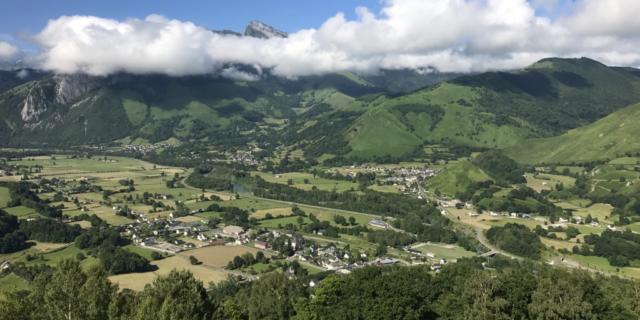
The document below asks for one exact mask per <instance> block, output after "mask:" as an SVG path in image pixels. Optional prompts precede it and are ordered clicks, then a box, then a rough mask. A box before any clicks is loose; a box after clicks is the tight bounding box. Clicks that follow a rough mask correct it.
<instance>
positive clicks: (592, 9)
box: [0, 0, 640, 80]
mask: <svg viewBox="0 0 640 320" xmlns="http://www.w3.org/2000/svg"><path fill="white" fill-rule="evenodd" d="M553 2H554V1H552V0H537V1H533V2H529V1H526V0H428V1H425V0H386V1H385V2H384V5H383V9H382V10H381V11H380V12H378V13H374V12H371V11H370V10H369V9H367V8H363V7H361V8H357V9H356V12H357V18H356V19H354V20H348V19H347V18H345V15H344V14H342V13H338V14H336V15H335V16H333V17H330V18H329V19H327V20H326V21H325V22H324V23H323V24H322V25H321V26H320V27H318V28H317V29H304V30H300V31H297V32H294V33H291V34H290V35H289V36H288V37H286V38H279V37H274V38H269V39H259V38H253V37H240V36H236V35H223V34H219V33H214V32H211V31H210V30H208V29H206V28H203V27H201V26H197V25H195V24H193V23H191V22H188V21H178V20H171V19H168V18H165V17H162V16H158V15H151V16H148V17H146V18H145V19H127V20H123V21H118V20H112V19H105V18H99V17H93V16H63V17H60V18H58V19H55V20H51V21H49V23H48V25H47V26H46V27H45V28H44V29H43V30H42V31H41V32H40V33H39V34H37V35H36V36H35V41H36V43H37V45H38V46H39V47H40V48H41V52H40V53H39V56H38V58H37V59H36V61H38V64H39V66H40V67H41V68H43V69H47V70H52V71H55V72H60V73H75V72H83V73H87V74H91V75H108V74H112V73H116V72H130V73H163V74H168V75H192V74H205V73H211V72H220V73H222V74H226V75H228V76H230V77H239V78H243V77H244V78H247V80H250V79H249V78H250V76H249V75H247V74H244V73H243V72H241V71H239V70H237V69H228V68H227V69H224V68H225V66H229V65H232V64H244V65H253V66H256V67H257V68H268V69H270V70H271V71H272V72H273V73H274V74H277V75H280V76H285V77H297V76H304V75H312V74H321V73H328V72H338V71H358V72H373V71H376V70H378V69H380V68H385V69H399V68H419V67H428V66H431V67H435V68H437V69H439V70H441V71H446V72H449V71H455V72H471V71H485V70H496V69H514V68H519V67H523V66H526V65H528V64H530V63H532V62H535V61H537V60H539V59H541V58H545V57H551V56H558V57H580V56H587V57H590V58H594V59H597V60H600V61H602V62H604V63H607V64H611V65H624V66H639V65H640V50H639V49H638V48H640V32H639V31H640V19H638V18H637V14H638V13H639V12H640V1H637V0H581V1H577V2H575V3H573V4H572V5H571V11H570V12H569V13H567V14H566V15H560V16H558V17H554V18H549V17H547V16H542V15H540V14H537V13H536V12H537V11H536V9H539V8H538V6H540V5H544V6H545V7H550V6H552V5H550V3H553ZM541 3H543V4H541ZM6 46H7V44H3V43H0V58H1V57H2V56H3V55H10V54H11V55H15V54H16V53H15V52H12V47H11V46H9V47H6ZM13 49H15V48H13Z"/></svg>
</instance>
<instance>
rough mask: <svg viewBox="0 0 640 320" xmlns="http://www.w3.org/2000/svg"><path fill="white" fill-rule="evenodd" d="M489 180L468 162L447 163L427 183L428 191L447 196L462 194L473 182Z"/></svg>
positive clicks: (482, 172)
mask: <svg viewBox="0 0 640 320" xmlns="http://www.w3.org/2000/svg"><path fill="white" fill-rule="evenodd" d="M490 179H491V178H490V177H489V176H488V175H487V174H486V173H485V172H484V171H482V170H481V169H480V168H478V167H476V166H475V165H473V164H472V163H471V162H470V161H469V160H460V161H457V162H452V163H449V164H448V165H447V166H446V167H445V169H444V170H443V171H442V172H441V173H440V174H438V175H437V176H435V177H433V178H432V179H431V180H429V182H428V183H427V187H428V188H429V190H432V191H434V192H440V193H442V194H445V195H448V196H455V195H456V194H457V193H459V192H464V191H465V190H466V188H467V187H468V186H469V185H470V184H471V183H473V182H481V181H487V180H490Z"/></svg>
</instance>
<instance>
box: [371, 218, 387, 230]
mask: <svg viewBox="0 0 640 320" xmlns="http://www.w3.org/2000/svg"><path fill="white" fill-rule="evenodd" d="M369 225H370V226H372V227H375V228H382V229H388V228H389V224H387V223H386V222H384V221H382V220H378V219H376V220H371V221H369Z"/></svg>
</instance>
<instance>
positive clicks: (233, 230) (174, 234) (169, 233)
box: [114, 207, 250, 253]
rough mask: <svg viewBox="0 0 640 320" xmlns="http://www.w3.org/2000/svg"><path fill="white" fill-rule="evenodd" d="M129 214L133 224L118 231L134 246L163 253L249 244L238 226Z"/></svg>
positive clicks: (137, 213) (246, 233) (244, 231)
mask: <svg viewBox="0 0 640 320" xmlns="http://www.w3.org/2000/svg"><path fill="white" fill-rule="evenodd" d="M116 209H117V207H114V210H116ZM131 214H132V215H133V216H134V217H135V221H134V222H132V223H129V224H126V225H123V226H121V231H122V232H123V233H125V234H126V235H127V236H129V237H130V238H131V239H132V240H133V242H134V243H135V244H136V245H139V246H143V247H148V248H150V249H156V250H158V251H162V252H166V253H177V252H180V251H183V250H188V249H192V248H196V247H203V246H209V245H224V244H229V243H233V244H246V243H247V242H249V240H250V239H249V237H248V235H249V233H248V232H246V230H244V228H242V227H239V226H233V225H227V226H224V227H223V228H215V227H214V228H212V227H211V226H209V225H208V224H207V221H205V220H201V221H196V222H188V223H187V222H182V221H180V220H178V219H175V218H174V217H173V215H169V216H168V217H155V218H149V217H148V216H147V214H144V213H139V212H135V211H132V212H131Z"/></svg>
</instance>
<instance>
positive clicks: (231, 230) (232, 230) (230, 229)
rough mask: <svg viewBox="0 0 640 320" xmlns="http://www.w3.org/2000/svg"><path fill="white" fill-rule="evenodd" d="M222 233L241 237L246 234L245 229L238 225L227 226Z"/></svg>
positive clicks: (227, 235)
mask: <svg viewBox="0 0 640 320" xmlns="http://www.w3.org/2000/svg"><path fill="white" fill-rule="evenodd" d="M222 235H223V236H225V237H230V238H236V239H237V238H241V237H243V236H244V229H243V228H242V227H238V226H233V225H231V226H225V227H224V228H223V229H222Z"/></svg>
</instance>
